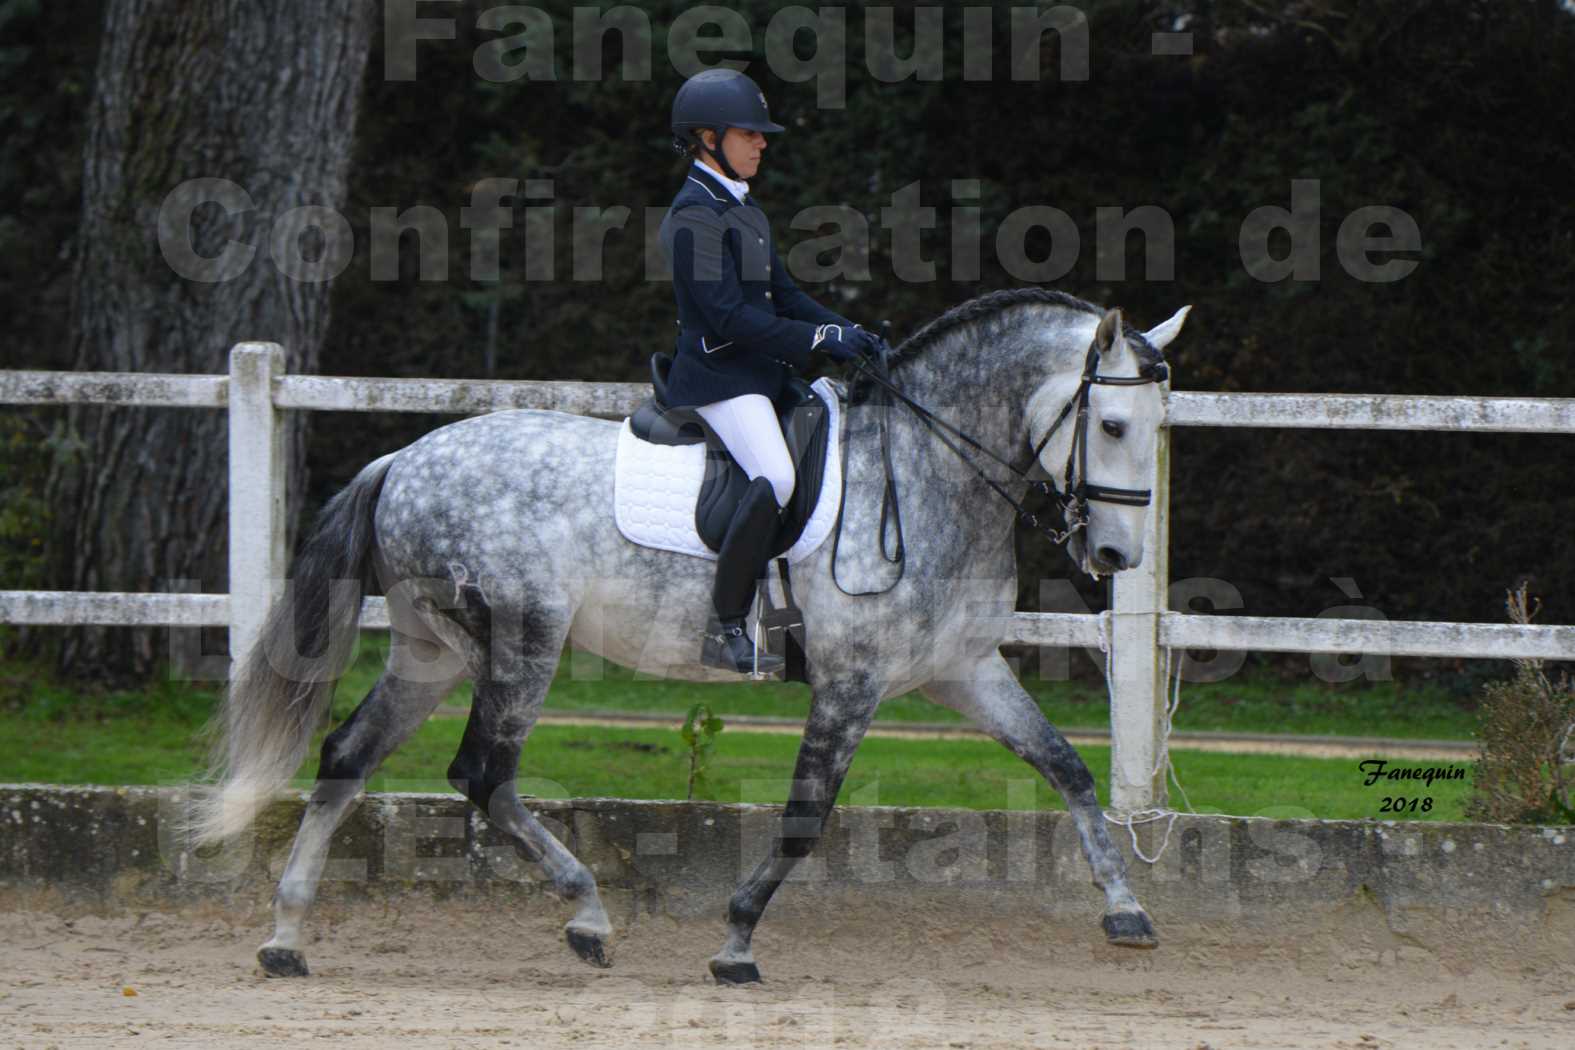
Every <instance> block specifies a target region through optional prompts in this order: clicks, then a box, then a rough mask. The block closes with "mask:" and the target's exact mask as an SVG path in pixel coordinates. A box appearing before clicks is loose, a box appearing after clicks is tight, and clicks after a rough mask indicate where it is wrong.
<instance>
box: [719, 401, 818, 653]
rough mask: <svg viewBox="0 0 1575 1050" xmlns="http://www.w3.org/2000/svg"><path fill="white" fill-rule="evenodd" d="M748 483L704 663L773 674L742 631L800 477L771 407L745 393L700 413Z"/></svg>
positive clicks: (724, 552) (724, 550) (725, 548)
mask: <svg viewBox="0 0 1575 1050" xmlns="http://www.w3.org/2000/svg"><path fill="white" fill-rule="evenodd" d="M696 411H698V412H699V413H700V415H701V416H702V417H703V418H704V419H705V421H706V422H707V423H708V424H709V425H710V426H711V428H712V429H713V430H715V431H716V433H717V436H718V437H719V438H721V439H722V443H723V444H724V445H726V446H727V449H728V451H729V452H730V453H732V455H733V458H734V459H736V460H738V463H739V466H741V467H742V468H743V469H744V472H745V473H746V474H747V475H749V477H750V479H751V480H750V484H749V489H748V491H747V492H745V494H744V498H743V499H742V500H740V501H739V504H738V508H737V509H736V510H735V511H734V512H733V520H732V521H731V522H729V523H728V527H727V532H726V534H725V535H724V537H723V539H722V546H721V548H720V549H719V550H718V551H717V561H716V582H715V584H714V585H713V588H712V596H711V597H712V617H711V621H710V623H708V624H707V626H706V640H705V644H704V645H703V646H702V647H701V650H700V660H701V662H702V663H704V664H706V665H707V666H711V667H721V668H724V669H728V670H734V671H740V672H747V671H750V670H752V669H755V668H757V667H758V669H759V670H760V671H762V672H771V671H775V670H777V669H779V668H780V667H781V666H782V658H781V657H779V656H771V655H769V654H766V653H760V654H758V655H757V654H756V652H755V647H754V644H753V643H752V642H751V641H750V639H749V637H748V635H747V634H746V633H745V630H744V622H745V619H746V618H747V616H748V614H749V607H750V605H751V604H752V603H753V601H754V597H755V587H756V581H758V580H759V579H760V576H761V574H762V573H763V572H764V570H765V567H766V565H767V563H768V562H769V560H770V557H771V547H772V544H773V542H774V540H775V538H776V533H777V528H778V525H779V524H780V511H781V508H782V507H785V506H786V505H787V502H788V500H790V499H791V498H792V495H793V487H794V485H795V483H796V480H797V478H796V475H795V472H794V470H793V458H792V456H791V455H789V454H788V450H787V443H786V442H785V441H783V439H782V429H781V424H780V423H778V421H777V415H776V410H775V409H774V408H773V406H772V404H771V401H770V400H769V399H768V398H766V397H765V396H764V395H761V394H744V395H742V396H740V397H735V398H729V399H728V400H726V401H718V402H714V403H712V404H709V405H701V406H699V408H698V409H697V410H696Z"/></svg>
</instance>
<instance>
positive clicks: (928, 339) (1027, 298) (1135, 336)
mask: <svg viewBox="0 0 1575 1050" xmlns="http://www.w3.org/2000/svg"><path fill="white" fill-rule="evenodd" d="M1030 304H1034V305H1044V306H1059V307H1061V308H1062V309H1066V310H1075V311H1077V312H1079V313H1085V314H1092V315H1093V316H1095V317H1102V316H1103V315H1104V312H1105V311H1104V309H1103V308H1102V307H1098V306H1095V305H1094V304H1093V303H1090V302H1087V301H1086V300H1083V299H1079V298H1078V297H1077V296H1075V295H1068V294H1067V293H1066V292H1059V291H1056V290H1054V289H1051V288H1035V287H1028V288H1003V289H1001V290H1000V291H995V292H987V293H986V294H984V295H981V296H978V297H976V298H973V299H969V300H968V301H966V302H963V303H959V304H958V305H957V306H954V307H952V308H951V309H950V310H947V311H946V312H945V313H943V314H941V315H940V316H939V317H937V318H936V319H935V320H933V321H931V322H930V323H929V324H927V325H925V326H924V327H923V328H920V329H919V330H918V331H917V332H914V333H913V334H912V335H910V336H909V337H908V338H906V339H904V340H903V341H902V343H901V345H899V346H897V347H895V348H894V349H893V350H892V353H891V356H890V357H889V358H887V365H888V366H889V367H891V368H893V369H895V368H896V367H898V366H899V365H901V364H902V363H903V362H905V361H911V360H913V359H914V358H916V357H918V356H919V355H920V354H922V353H924V352H925V351H926V350H928V349H929V348H930V347H932V346H934V345H935V344H936V343H939V342H942V341H943V340H944V337H945V336H947V335H950V334H951V333H952V332H954V331H956V330H957V329H959V328H963V327H965V326H967V325H971V324H975V323H977V322H980V321H984V320H987V319H989V318H991V317H994V316H995V315H996V314H999V313H1001V312H1002V311H1004V310H1008V309H1011V308H1012V307H1014V306H1024V305H1030ZM1121 329H1122V334H1123V335H1125V336H1126V339H1127V342H1128V343H1129V344H1130V345H1131V347H1132V349H1133V351H1134V352H1135V353H1136V354H1137V356H1138V361H1139V362H1140V364H1141V366H1142V367H1143V368H1145V369H1146V368H1150V367H1152V366H1154V365H1157V364H1160V363H1161V362H1163V361H1164V360H1165V358H1164V355H1163V354H1162V353H1160V351H1158V350H1156V349H1154V347H1152V346H1151V345H1149V342H1148V340H1147V339H1145V338H1144V337H1143V333H1142V332H1141V331H1140V330H1138V329H1136V328H1133V327H1132V326H1131V325H1129V324H1126V323H1125V321H1123V322H1122V326H1121ZM872 386H873V384H872V383H870V381H869V380H867V379H864V378H862V377H861V378H858V379H855V380H854V381H853V384H852V387H851V389H850V390H849V394H850V397H851V400H852V401H853V403H854V404H859V403H862V402H863V401H865V400H866V399H867V397H868V395H869V393H870V388H871V387H872Z"/></svg>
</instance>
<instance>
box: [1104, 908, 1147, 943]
mask: <svg viewBox="0 0 1575 1050" xmlns="http://www.w3.org/2000/svg"><path fill="white" fill-rule="evenodd" d="M1102 924H1103V926H1104V927H1105V939H1106V940H1108V941H1109V942H1110V943H1111V944H1119V945H1121V946H1122V947H1125V948H1157V947H1159V937H1158V936H1157V935H1156V934H1155V933H1154V924H1153V923H1152V922H1150V921H1149V917H1148V915H1147V913H1145V912H1141V911H1118V912H1115V913H1113V914H1110V915H1106V916H1105V917H1104V919H1103V922H1102Z"/></svg>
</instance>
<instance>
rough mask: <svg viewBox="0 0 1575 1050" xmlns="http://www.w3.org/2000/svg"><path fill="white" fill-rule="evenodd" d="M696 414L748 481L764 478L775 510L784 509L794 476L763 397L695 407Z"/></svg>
mask: <svg viewBox="0 0 1575 1050" xmlns="http://www.w3.org/2000/svg"><path fill="white" fill-rule="evenodd" d="M695 411H696V412H698V413H700V417H701V418H702V419H704V420H705V421H706V423H707V424H709V425H710V427H711V429H712V430H714V431H716V435H717V437H719V438H721V439H722V444H724V445H726V446H727V450H728V451H729V452H731V453H732V454H733V458H734V459H736V460H738V465H739V466H741V467H743V468H744V473H745V474H747V475H749V480H751V481H753V480H754V479H755V478H758V477H764V478H766V479H767V480H768V481H770V482H771V489H772V491H773V492H775V493H776V497H777V506H779V507H785V506H787V504H788V500H790V499H792V498H793V485H794V483H795V482H796V481H797V475H796V473H795V472H794V470H793V457H792V456H790V455H789V454H788V448H787V442H786V441H783V440H782V424H781V423H779V422H777V411H776V408H775V407H774V406H773V405H772V404H771V399H770V398H768V397H766V396H765V395H764V394H740V395H739V396H738V397H730V398H728V399H727V400H725V401H713V402H711V404H709V405H698V406H696V408H695Z"/></svg>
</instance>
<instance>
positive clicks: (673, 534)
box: [613, 376, 842, 564]
mask: <svg viewBox="0 0 1575 1050" xmlns="http://www.w3.org/2000/svg"><path fill="white" fill-rule="evenodd" d="M810 389H812V390H814V391H815V393H817V394H819V395H820V397H821V399H822V400H823V401H825V403H826V405H827V407H828V408H829V409H830V415H831V419H830V420H829V421H828V423H827V426H828V427H829V428H830V440H829V441H828V442H827V444H826V473H825V480H824V481H823V482H822V483H821V486H820V495H819V496H818V497H817V498H816V500H815V510H814V512H813V513H811V514H810V516H809V521H808V522H807V523H805V525H804V532H803V533H802V534H801V535H800V536H799V538H798V541H797V542H796V543H794V544H793V546H792V547H790V548H789V549H788V551H787V560H788V563H789V564H792V563H794V562H797V561H800V560H802V559H803V558H804V557H806V556H807V555H809V554H811V553H813V552H814V551H815V549H816V548H817V547H819V546H820V545H821V544H822V543H824V542H825V540H826V537H827V536H829V535H830V534H831V528H832V526H833V525H835V524H836V522H837V501H838V500H839V499H840V498H841V496H842V453H841V449H840V447H839V445H838V442H839V441H840V440H841V427H840V425H839V422H840V417H841V405H840V403H839V402H838V401H837V392H836V389H835V388H834V387H833V386H832V383H831V380H829V379H827V378H826V377H825V376H822V377H821V378H819V379H817V380H815V382H813V383H811V384H810ZM705 448H706V447H705V444H704V443H698V444H694V445H653V444H651V443H650V442H649V441H642V440H640V439H639V438H637V437H635V436H634V431H633V430H631V429H630V427H629V420H627V419H625V420H624V421H623V429H622V430H620V431H619V432H618V457H617V460H616V465H615V466H614V468H613V516H614V518H615V519H616V520H617V522H618V531H619V532H621V533H623V535H624V538H625V539H627V540H629V541H630V542H632V543H638V544H639V545H640V546H642V547H655V548H656V549H657V550H664V551H673V552H675V553H678V554H693V555H695V556H697V557H700V558H711V559H713V560H715V558H716V552H715V551H713V550H712V549H711V548H709V547H707V546H706V545H705V543H704V542H703V541H702V540H701V539H700V533H699V532H698V531H697V530H696V529H695V502H696V501H697V500H699V498H700V486H701V484H702V483H703V482H704V481H705Z"/></svg>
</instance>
